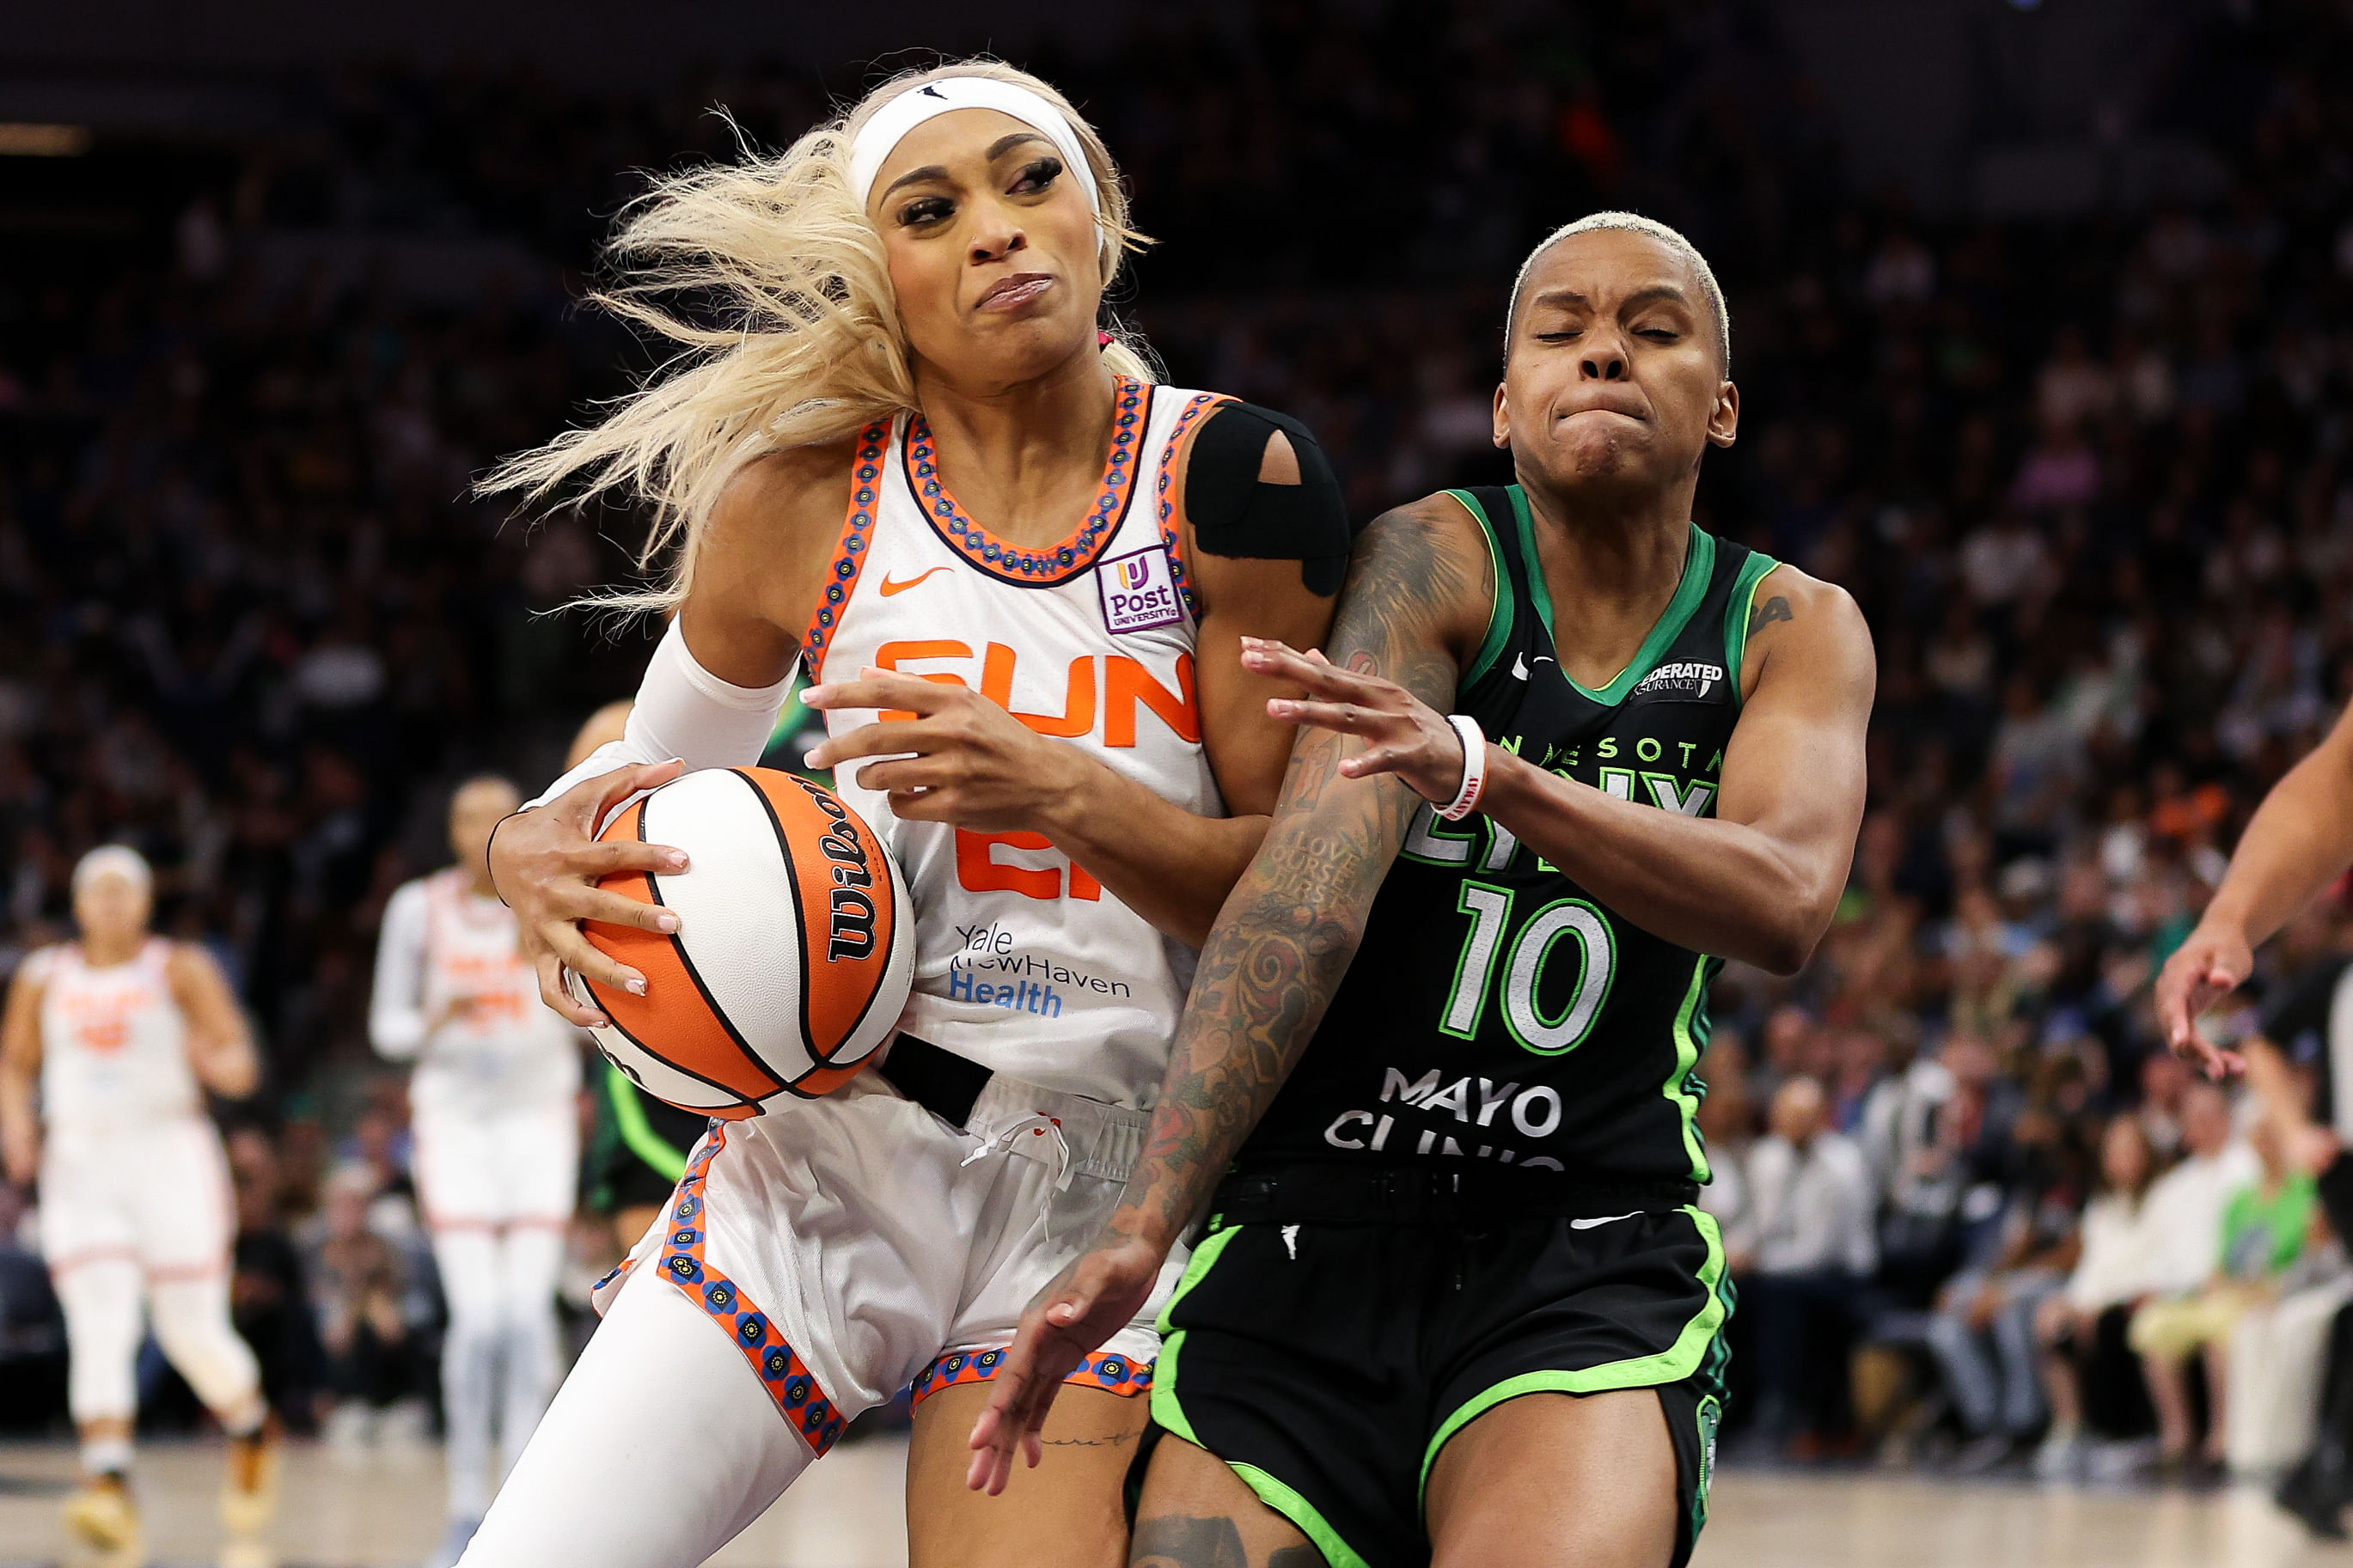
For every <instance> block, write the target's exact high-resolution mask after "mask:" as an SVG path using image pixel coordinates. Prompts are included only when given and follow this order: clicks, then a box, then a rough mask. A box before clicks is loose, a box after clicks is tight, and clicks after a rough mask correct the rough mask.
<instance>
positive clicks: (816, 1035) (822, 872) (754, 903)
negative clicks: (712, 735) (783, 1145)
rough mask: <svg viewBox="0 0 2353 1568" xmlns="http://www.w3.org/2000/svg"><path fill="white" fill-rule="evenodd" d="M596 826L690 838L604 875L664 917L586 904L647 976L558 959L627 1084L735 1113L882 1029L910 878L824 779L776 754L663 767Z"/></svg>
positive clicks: (623, 834) (826, 1087)
mask: <svg viewBox="0 0 2353 1568" xmlns="http://www.w3.org/2000/svg"><path fill="white" fill-rule="evenodd" d="M603 837H605V838H606V839H607V840H610V839H614V838H636V839H639V840H641V841H643V842H646V843H649V844H667V845H670V846H672V847H676V848H679V849H682V850H684V851H685V852H686V857H687V868H686V869H685V870H684V871H682V872H681V873H679V874H677V875H675V876H656V875H650V874H649V873H647V872H643V871H629V872H624V873H620V874H617V875H615V876H611V877H607V879H605V880H604V882H603V883H602V886H603V887H605V888H606V889H608V890H610V891H613V892H617V893H619V894H621V895H622V896H623V897H625V898H631V899H637V900H641V901H643V902H647V903H657V904H661V905H663V906H665V907H667V908H669V909H670V910H675V911H677V914H678V918H679V929H678V930H677V931H675V932H674V933H671V934H670V935H664V934H662V933H661V932H659V931H637V930H634V929H631V928H628V927H623V926H611V925H601V924H597V923H596V922H593V921H592V922H590V923H589V925H588V926H587V928H586V932H587V937H588V940H589V941H590V942H594V943H595V944H596V946H597V948H599V949H600V950H602V951H603V952H607V953H609V954H611V955H612V956H613V957H614V958H616V959H617V960H618V961H620V962H621V963H626V964H628V966H629V967H630V968H632V969H635V970H636V971H638V973H640V974H643V975H644V976H645V977H646V994H644V995H643V996H632V995H630V994H628V992H626V991H617V990H614V989H612V988H611V987H609V986H607V985H603V984H597V983H596V982H593V981H590V980H587V979H586V977H584V976H582V975H580V974H577V973H567V974H566V976H565V983H566V984H568V985H569V986H570V987H571V988H572V993H573V994H574V995H575V996H576V997H583V998H586V999H588V1000H592V1001H593V1002H594V1003H595V1005H596V1006H598V1007H600V1008H602V1009H603V1010H604V1013H605V1016H606V1017H607V1019H608V1020H609V1021H610V1022H609V1025H608V1026H607V1027H604V1028H600V1029H597V1030H595V1031H594V1033H595V1034H596V1043H597V1045H598V1046H600V1047H603V1049H604V1052H605V1054H606V1055H607V1057H609V1058H612V1060H613V1062H614V1064H615V1065H616V1066H617V1067H618V1068H620V1069H621V1070H622V1071H623V1072H625V1073H627V1074H628V1075H629V1077H630V1079H633V1080H634V1081H635V1082H636V1083H637V1084H638V1086H639V1087H640V1088H642V1089H645V1091H646V1092H647V1093H649V1094H651V1095H653V1096H655V1097H656V1098H658V1099H660V1100H668V1101H669V1102H670V1104H672V1105H675V1106H678V1107H680V1108H681V1110H696V1111H702V1112H705V1113H707V1114H709V1115H712V1116H718V1117H723V1118H726V1119H728V1120H731V1121H732V1120H735V1119H739V1118H742V1117H746V1116H756V1115H758V1114H759V1113H760V1111H761V1110H763V1109H764V1108H765V1107H766V1106H767V1105H769V1104H771V1103H773V1102H775V1101H776V1100H779V1099H780V1098H781V1097H784V1096H788V1095H789V1096H797V1097H799V1098H802V1099H813V1098H815V1097H817V1096H818V1095H822V1094H828V1093H830V1092H831V1091H833V1090H834V1089H839V1088H840V1087H841V1086H842V1085H843V1084H845V1083H847V1082H849V1079H851V1078H853V1077H855V1076H856V1075H857V1072H858V1070H859V1068H861V1067H863V1066H864V1065H865V1063H866V1058H868V1057H869V1056H870V1055H871V1054H872V1052H873V1051H874V1048H875V1047H877V1046H880V1045H881V1044H882V1043H883V1042H884V1041H885V1040H887V1039H889V1038H890V1037H891V1032H892V1026H894V1025H896V1024H897V1022H898V1020H899V1012H900V1009H901V1008H902V1007H903V1006H904V1005H906V1001H907V987H908V984H909V982H910V980H911V979H912V977H913V966H914V921H913V910H912V906H911V905H910V904H909V903H908V900H907V887H906V883H905V882H904V881H903V880H902V879H901V877H900V875H899V868H898V867H897V866H895V865H893V864H892V860H891V857H890V856H889V854H888V853H886V852H885V851H884V849H883V847H882V843H881V839H879V838H877V837H875V836H874V831H873V829H871V828H870V827H869V826H866V824H865V823H864V822H863V821H862V820H860V817H859V816H858V814H857V813H856V812H854V811H852V810H850V809H849V807H848V806H846V805H842V803H841V802H840V801H839V800H838V799H836V798H835V796H834V795H833V792H831V791H830V790H828V789H825V788H823V787H821V786H819V785H818V784H811V783H810V782H809V781H808V780H807V779H804V778H801V777H799V776H797V774H793V773H781V772H778V771H776V770H775V769H773V768H708V769H705V770H703V771H702V772H700V773H688V774H685V775H684V776H683V777H681V778H678V779H675V780H673V781H671V782H670V783H669V784H664V785H663V786H662V787H661V788H659V789H658V790H655V791H653V792H652V793H651V794H649V795H647V796H646V797H645V798H644V799H642V800H639V801H638V802H637V803H636V804H634V805H630V806H629V807H628V809H627V810H625V811H623V812H622V813H621V814H620V815H619V816H617V817H615V818H614V819H613V821H612V822H611V824H610V825H609V826H607V828H606V829H605V832H604V834H603Z"/></svg>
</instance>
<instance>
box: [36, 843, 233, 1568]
mask: <svg viewBox="0 0 2353 1568" xmlns="http://www.w3.org/2000/svg"><path fill="white" fill-rule="evenodd" d="M152 886H153V879H152V878H151V876H150V874H149V872H148V868H147V862H146V861H145V860H144V859H142V858H141V857H140V855H139V853H138V851H136V850H134V849H130V848H126V847H122V846H121V845H109V846H107V847H104V848H101V849H93V850H91V851H90V853H89V854H88V855H85V856H83V857H82V859H81V863H80V864H79V865H78V866H76V867H75V868H74V876H73V907H74V921H75V923H76V924H77V925H78V926H79V928H80V931H81V936H80V940H79V941H78V942H66V943H63V944H61V945H59V946H56V947H45V948H42V949H41V950H39V951H38V952H34V953H33V954H31V955H30V956H28V957H27V958H26V960H25V962H24V963H23V964H22V965H21V966H20V967H19V968H18V969H17V971H16V979H15V981H14V982H12V983H11V984H10V985H9V987H8V1005H7V1011H6V1014H5V1017H0V1152H5V1155H6V1163H7V1173H8V1179H9V1180H10V1181H12V1182H17V1183H28V1182H31V1181H33V1180H35V1179H36V1177H37V1178H38V1180H39V1182H40V1194H41V1206H40V1215H41V1220H40V1229H41V1252H42V1256H43V1257H44V1258H47V1261H48V1266H49V1278H50V1279H51V1280H52V1281H54V1282H55V1284H56V1287H57V1292H58V1302H59V1304H61V1305H62V1306H63V1307H64V1309H65V1317H66V1345H67V1350H68V1352H69V1357H70V1366H69V1373H68V1380H67V1400H68V1403H69V1405H70V1406H71V1407H72V1411H73V1418H74V1426H75V1427H76V1429H77V1430H78V1431H79V1433H80V1435H81V1463H82V1483H81V1486H80V1488H79V1489H78V1490H77V1491H76V1492H75V1493H74V1494H73V1496H72V1497H71V1498H70V1499H69V1500H68V1501H67V1504H66V1521H67V1523H68V1524H69V1526H70V1527H71V1528H72V1530H73V1531H74V1532H75V1533H76V1534H77V1535H79V1537H80V1538H81V1539H82V1540H83V1541H85V1542H88V1543H89V1544H90V1545H92V1546H95V1547H98V1548H100V1549H101V1550H107V1551H114V1550H120V1549H123V1548H135V1547H136V1545H137V1542H138V1539H139V1515H138V1510H137V1508H136V1506H135V1504H134V1502H133V1500H132V1496H131V1492H130V1489H129V1485H128V1478H129V1475H130V1470H131V1430H132V1419H133V1417H134V1416H135V1415H136V1414H137V1412H136V1409H135V1404H136V1394H137V1390H136V1384H135V1382H134V1378H133V1369H134V1366H135V1364H136V1363H137V1360H138V1355H139V1342H140V1337H141V1335H140V1330H141V1322H140V1308H141V1303H142V1299H143V1300H144V1302H145V1306H146V1310H147V1315H148V1317H149V1318H150V1319H152V1321H153V1326H154V1331H155V1339H156V1342H157V1343H158V1344H160V1345H161V1346H162V1347H163V1350H164V1357H165V1359H167V1360H168V1361H170V1362H171V1363H172V1365H173V1366H174V1367H175V1368H176V1369H178V1371H179V1373H180V1375H181V1376H182V1377H185V1378H186V1379H187V1381H188V1386H189V1387H191V1388H193V1389H194V1390H195V1393H196V1397H198V1398H199V1399H201V1400H203V1401H204V1402H205V1405H206V1408H207V1409H209V1410H210V1411H211V1412H212V1413H213V1415H214V1416H215V1417H216V1419H217V1420H218V1421H219V1422H220V1424H221V1426H222V1428H223V1429H224V1430H225V1431H227V1433H228V1435H229V1441H230V1448H229V1474H228V1480H227V1486H226V1487H225V1488H224V1489H223V1490H222V1493H221V1515H222V1519H223V1521H225V1522H226V1523H227V1525H228V1526H229V1528H230V1530H231V1531H234V1532H236V1533H238V1534H249V1533H250V1532H252V1531H256V1530H259V1528H260V1527H261V1526H262V1525H263V1524H264V1523H266V1522H267V1521H268V1519H269V1508H270V1502H271V1493H272V1491H273V1489H274V1484H275V1469H276V1465H275V1453H274V1444H273V1441H272V1437H271V1430H270V1429H271V1426H272V1425H273V1424H272V1423H271V1422H270V1421H269V1406H268V1405H267V1404H266V1403H265V1402H264V1401H263V1399H262V1394H261V1375H260V1371H259V1367H258V1366H257V1365H256V1364H255V1362H254V1359H253V1352H252V1351H251V1350H250V1349H248V1347H247V1345H246V1342H244V1341H243V1340H242V1339H239V1338H238V1337H237V1330H236V1329H235V1328H234V1327H232V1326H231V1324H230V1322H229V1303H228V1285H229V1254H230V1249H231V1247H232V1246H233V1245H234V1244H235V1242H236V1240H237V1209H236V1205H235V1204H234V1203H233V1202H232V1201H231V1198H230V1195H229V1182H228V1163H227V1159H226V1158H225V1157H224V1155H223V1154H222V1152H221V1141H220V1135H219V1133H217V1132H216V1131H214V1129H213V1124H212V1122H211V1121H210V1120H209V1119H208V1118H207V1117H206V1114H205V1101H204V1094H205V1091H206V1090H207V1089H209V1090H211V1091H212V1092H213V1093H215V1094H218V1095H223V1096H226V1097H227V1098H230V1099H242V1098H244V1097H245V1096H247V1095H248V1094H251V1093H252V1092H253V1089H254V1085H255V1083H256V1081H257V1080H258V1079H259V1062H258V1060H257V1058H256V1057H255V1055H254V1049H253V1040H252V1037H251V1036H250V1035H249V1034H248V1032H247V1029H246V1026H245V1017H244V1015H243V1014H242V1013H240V1012H239V1011H238V1009H237V1001H236V998H235V997H234V996H232V995H231V994H230V993H229V988H228V984H227V981H226V980H225V979H223V978H222V975H221V972H220V969H219V967H218V966H217V965H216V964H215V963H213V961H212V958H211V957H210V955H208V954H207V953H206V952H205V951H204V950H203V949H202V948H200V947H196V946H195V945H193V944H191V943H187V942H167V941H165V940H164V939H163V938H161V937H156V936H152V935H150V934H149V933H148V930H147V921H148V915H149V913H150V909H151V898H150V894H151V889H152ZM36 1100H37V1101H38V1109H36Z"/></svg>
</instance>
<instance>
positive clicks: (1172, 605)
mask: <svg viewBox="0 0 2353 1568" xmlns="http://www.w3.org/2000/svg"><path fill="white" fill-rule="evenodd" d="M1095 587H1096V588H1097V590H1098V591H1100V592H1101V593H1102V595H1103V629H1104V630H1106V631H1110V632H1146V631H1151V630H1152V629H1153V628H1155V627H1156V626H1180V625H1182V624H1183V623H1184V620H1185V602H1184V600H1183V599H1181V598H1179V597H1178V596H1177V594H1176V574H1175V573H1174V572H1172V571H1170V570H1169V568H1168V552H1166V551H1165V550H1163V549H1161V548H1160V546H1158V545H1156V544H1154V545H1147V546H1145V548H1144V549H1142V550H1138V551H1135V552H1133V553H1132V554H1127V555H1122V556H1119V557H1117V558H1115V559H1113V560H1110V561H1106V562H1104V563H1103V564H1102V565H1100V566H1098V567H1096V568H1095Z"/></svg>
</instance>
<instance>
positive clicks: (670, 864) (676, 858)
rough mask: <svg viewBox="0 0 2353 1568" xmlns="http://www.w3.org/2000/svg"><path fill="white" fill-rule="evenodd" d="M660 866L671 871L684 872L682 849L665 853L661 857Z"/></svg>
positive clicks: (683, 852)
mask: <svg viewBox="0 0 2353 1568" xmlns="http://www.w3.org/2000/svg"><path fill="white" fill-rule="evenodd" d="M662 865H663V866H664V867H665V868H668V869H670V870H672V871H683V870H685V869H686V851H685V850H683V849H671V850H669V851H666V852H665V853H664V854H663V856H662Z"/></svg>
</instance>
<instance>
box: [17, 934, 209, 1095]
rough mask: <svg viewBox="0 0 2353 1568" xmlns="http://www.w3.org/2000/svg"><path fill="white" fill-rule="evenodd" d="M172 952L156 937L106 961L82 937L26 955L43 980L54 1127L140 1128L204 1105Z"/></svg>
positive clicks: (45, 1060) (45, 1087)
mask: <svg viewBox="0 0 2353 1568" xmlns="http://www.w3.org/2000/svg"><path fill="white" fill-rule="evenodd" d="M171 957H172V944H171V943H170V942H165V941H164V940H163V939H162V938H160V937H157V938H151V939H149V940H148V942H146V943H145V944H144V945H143V946H142V947H141V948H140V950H139V955H138V956H137V957H136V958H133V959H132V960H131V961H130V962H129V963H110V964H108V965H106V966H105V967H104V968H95V967H93V966H92V965H91V964H90V963H89V961H88V960H86V959H85V958H84V957H83V956H82V951H81V947H80V944H79V943H76V942H69V943H66V944H64V945H62V946H58V947H50V948H44V949H42V950H41V951H40V952H36V953H34V954H32V955H31V956H30V957H28V958H27V959H26V960H25V963H26V967H27V969H28V971H29V973H30V976H31V978H34V979H37V980H38V981H39V982H40V983H41V1116H42V1120H43V1121H44V1122H45V1123H47V1128H48V1131H49V1134H50V1136H51V1137H53V1138H68V1139H70V1138H74V1137H78V1136H84V1135H90V1136H108V1135H111V1134H115V1133H121V1132H132V1131H140V1130H142V1129H145V1128H152V1127H153V1126H155V1125H156V1124H157V1123H159V1122H164V1121H173V1120H174V1119H176V1118H180V1117H187V1116H195V1115H197V1114H199V1113H200V1112H201V1111H202V1110H203V1108H204V1096H203V1094H202V1092H201V1091H200V1090H199V1089H197V1087H196V1075H195V1069H194V1068H191V1067H190V1066H189V1065H188V1028H187V1021H186V1020H185V1018H183V1017H182V1016H181V1014H180V1005H179V1003H178V1001H177V1000H176V999H175V998H174V996H173V994H172V980H171V975H170V973H169V971H168V966H169V964H170V963H171Z"/></svg>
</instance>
